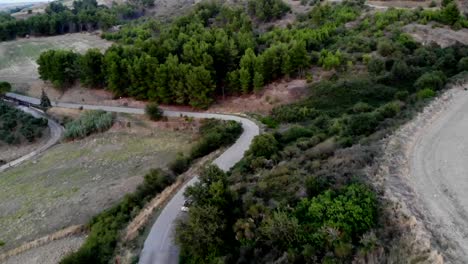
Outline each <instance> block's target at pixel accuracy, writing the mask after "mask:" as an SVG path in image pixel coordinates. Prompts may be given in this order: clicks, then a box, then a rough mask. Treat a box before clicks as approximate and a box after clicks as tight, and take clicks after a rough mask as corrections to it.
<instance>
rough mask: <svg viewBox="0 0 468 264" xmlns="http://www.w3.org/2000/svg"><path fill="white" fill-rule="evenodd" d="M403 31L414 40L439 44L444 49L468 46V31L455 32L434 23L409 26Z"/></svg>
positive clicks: (464, 29)
mask: <svg viewBox="0 0 468 264" xmlns="http://www.w3.org/2000/svg"><path fill="white" fill-rule="evenodd" d="M403 31H405V32H407V33H408V34H410V35H411V36H412V37H413V38H414V40H416V41H418V42H420V43H422V44H423V45H428V44H431V43H437V44H438V45H440V46H441V47H442V48H445V47H449V46H452V45H454V44H457V43H461V44H464V45H468V29H466V28H463V29H460V30H453V29H451V28H450V27H448V26H439V25H437V26H436V25H435V24H433V23H429V24H427V25H420V24H414V23H413V24H409V25H406V26H404V27H403Z"/></svg>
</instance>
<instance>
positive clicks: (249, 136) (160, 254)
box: [7, 93, 260, 264]
mask: <svg viewBox="0 0 468 264" xmlns="http://www.w3.org/2000/svg"><path fill="white" fill-rule="evenodd" d="M7 96H8V97H11V98H15V99H17V100H21V101H23V102H28V103H31V104H39V99H36V98H32V97H28V96H23V95H19V94H14V93H7ZM53 105H54V106H58V107H64V108H72V109H80V108H82V109H86V110H104V111H109V112H119V113H129V114H144V109H140V108H129V107H114V106H97V105H83V104H73V103H57V104H55V103H53ZM164 115H166V116H169V117H178V116H180V115H184V116H188V117H193V118H215V119H221V120H234V121H237V122H240V123H241V124H242V127H243V129H244V132H243V133H242V135H241V136H240V137H239V138H238V139H237V141H236V142H235V143H234V144H233V145H232V146H231V147H229V148H228V149H227V150H226V151H225V152H224V153H223V154H221V155H220V156H219V157H218V158H217V159H215V160H214V161H213V164H215V165H217V166H218V167H219V168H220V169H222V170H224V171H228V170H229V169H230V168H232V167H233V166H234V165H235V164H236V163H237V162H239V161H240V160H241V159H242V157H243V156H244V153H245V151H247V149H248V148H249V146H250V143H251V142H252V140H253V138H254V137H255V136H256V135H258V134H259V133H260V129H259V127H258V126H257V125H256V124H255V123H254V122H252V121H251V120H249V119H246V118H242V117H239V116H233V115H223V114H212V113H195V112H184V111H164ZM197 180H198V178H197V177H196V176H195V177H194V178H193V179H192V180H191V181H189V182H188V183H187V184H186V185H184V186H183V187H182V188H181V189H180V190H179V191H178V192H177V193H176V195H175V196H174V197H173V198H172V199H171V200H170V201H169V203H168V204H167V205H166V207H165V208H164V209H163V211H162V212H161V214H160V215H159V217H158V219H157V220H156V222H155V223H154V225H153V227H152V228H151V231H150V234H149V236H148V238H147V239H146V241H145V244H144V248H143V251H142V252H141V255H140V262H139V263H141V264H172V263H174V264H176V263H178V262H179V249H178V247H177V246H176V245H175V244H174V239H173V235H174V227H175V220H176V219H177V218H178V216H179V213H180V208H181V207H182V206H183V203H184V195H183V194H184V191H185V189H186V188H187V187H188V186H190V185H193V184H194V183H195V182H196V181H197Z"/></svg>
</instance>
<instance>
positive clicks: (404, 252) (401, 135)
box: [369, 87, 460, 263]
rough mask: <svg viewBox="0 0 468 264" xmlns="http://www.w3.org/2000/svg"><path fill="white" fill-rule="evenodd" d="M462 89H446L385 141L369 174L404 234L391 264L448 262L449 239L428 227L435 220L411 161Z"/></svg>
mask: <svg viewBox="0 0 468 264" xmlns="http://www.w3.org/2000/svg"><path fill="white" fill-rule="evenodd" d="M459 90H460V87H455V88H451V89H449V90H447V91H446V92H444V93H443V94H442V95H440V96H439V97H438V98H436V99H435V100H434V101H433V102H431V103H430V104H429V105H428V106H426V107H425V108H424V110H423V111H422V112H421V113H419V114H418V115H417V116H416V117H415V118H414V119H413V120H412V121H410V122H408V123H407V124H405V125H404V126H402V127H401V128H400V129H398V130H397V131H396V132H395V133H394V134H393V135H391V136H389V137H387V138H386V139H384V140H383V142H382V143H383V156H382V157H380V158H379V159H378V162H377V164H378V167H377V170H376V171H375V172H372V173H369V174H370V175H375V176H373V177H370V178H371V179H373V182H374V184H375V185H376V186H377V189H380V190H383V198H384V200H386V201H387V206H386V207H385V209H384V210H385V214H386V215H388V216H389V217H388V218H387V221H389V222H391V225H393V226H397V228H398V232H400V233H401V234H402V236H401V237H400V238H399V239H398V241H396V242H395V245H393V246H392V247H391V248H390V252H389V253H388V254H387V259H388V260H389V261H390V262H388V263H444V261H445V260H446V259H445V256H443V254H441V252H442V253H444V249H443V248H444V245H445V246H446V245H447V243H449V240H447V238H445V239H443V240H441V236H440V235H441V234H439V231H437V230H435V229H434V228H429V227H430V226H432V224H431V223H432V219H431V218H430V217H429V216H428V215H430V214H429V213H428V211H427V208H426V203H425V202H424V201H423V200H421V199H422V198H421V197H420V196H419V195H418V194H417V192H416V191H415V186H414V180H413V179H412V176H411V168H410V161H411V157H412V150H413V148H414V146H415V143H416V141H417V139H418V138H419V136H420V135H421V133H425V132H424V131H425V128H426V127H427V126H428V125H429V124H431V123H433V122H434V120H436V119H437V118H438V117H439V116H440V115H441V114H442V113H443V112H444V111H445V110H446V109H447V108H448V107H449V106H450V104H451V102H452V100H453V98H454V97H455V95H456V94H457V93H458V92H459ZM389 226H390V225H389ZM442 237H443V236H442ZM444 259H445V260H444ZM395 261H396V262H395Z"/></svg>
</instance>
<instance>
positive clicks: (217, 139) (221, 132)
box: [170, 119, 243, 174]
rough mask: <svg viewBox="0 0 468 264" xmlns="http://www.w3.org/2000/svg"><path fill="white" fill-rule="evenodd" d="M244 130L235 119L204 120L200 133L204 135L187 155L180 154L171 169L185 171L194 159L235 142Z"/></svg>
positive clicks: (177, 172)
mask: <svg viewBox="0 0 468 264" xmlns="http://www.w3.org/2000/svg"><path fill="white" fill-rule="evenodd" d="M242 131H243V129H242V125H241V124H239V123H238V122H235V121H220V120H216V119H206V120H203V124H202V125H201V127H200V134H201V135H202V136H201V138H200V140H199V141H198V142H197V143H196V144H195V145H194V146H193V147H192V149H191V151H190V153H189V154H188V155H187V156H184V155H182V154H180V155H179V156H178V157H177V159H176V160H175V161H174V162H173V163H172V164H171V165H170V169H171V170H172V171H173V172H174V173H176V174H181V173H183V172H185V171H186V170H187V169H188V168H189V167H190V165H191V164H192V163H193V161H194V160H196V159H198V158H201V157H203V156H206V155H208V154H210V153H211V152H213V151H215V150H217V149H219V148H221V147H225V146H229V145H232V144H234V142H235V141H236V140H237V138H238V137H239V136H240V135H241V134H242Z"/></svg>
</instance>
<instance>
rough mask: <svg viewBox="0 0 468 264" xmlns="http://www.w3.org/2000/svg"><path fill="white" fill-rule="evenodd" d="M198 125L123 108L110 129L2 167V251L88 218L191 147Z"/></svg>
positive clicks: (82, 221) (0, 192)
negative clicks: (162, 119)
mask: <svg viewBox="0 0 468 264" xmlns="http://www.w3.org/2000/svg"><path fill="white" fill-rule="evenodd" d="M52 111H53V112H54V114H55V115H57V114H60V110H57V109H55V110H52ZM61 114H69V113H63V112H62V113H61ZM197 126H198V123H197V122H196V121H191V120H189V121H186V120H184V119H183V118H173V119H169V120H168V121H167V122H149V120H148V119H147V118H146V117H145V116H142V115H141V116H139V115H137V116H134V115H128V114H119V115H117V117H116V122H115V124H114V126H113V127H112V128H111V129H110V130H109V131H107V132H105V133H101V134H96V135H92V136H90V137H88V138H85V139H83V140H78V141H72V142H66V143H62V144H59V145H57V146H55V147H53V148H52V149H50V150H49V151H47V152H46V153H44V154H42V155H41V156H39V157H37V158H35V159H34V160H32V161H29V162H26V163H25V164H24V165H23V166H21V167H18V168H14V169H11V170H9V171H6V172H4V173H2V177H0V240H2V241H4V242H5V243H6V245H5V246H3V247H1V248H0V252H6V251H8V250H10V249H13V248H15V247H17V246H19V245H21V244H22V243H25V242H27V241H32V240H34V239H36V238H38V237H42V236H45V235H48V234H50V233H53V232H55V231H57V230H59V229H61V228H63V227H66V226H71V225H78V224H84V223H86V222H87V221H89V219H90V218H91V217H92V216H94V215H96V214H97V213H99V212H101V211H102V210H104V209H106V208H108V207H110V206H112V205H113V204H114V203H115V202H116V201H118V200H119V199H121V198H122V197H123V195H124V194H126V193H129V192H133V191H134V190H135V188H136V187H137V186H138V185H139V184H140V183H141V182H142V180H143V176H144V174H145V173H147V172H148V170H149V169H151V168H158V167H159V168H165V167H167V164H168V163H169V162H170V161H172V160H173V159H174V158H175V157H176V155H177V153H178V152H187V151H188V150H189V149H190V146H191V144H192V142H194V141H195V140H196V138H197V137H196V135H195V133H194V132H193V131H196V130H197ZM182 129H185V130H184V131H180V130H182Z"/></svg>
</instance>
